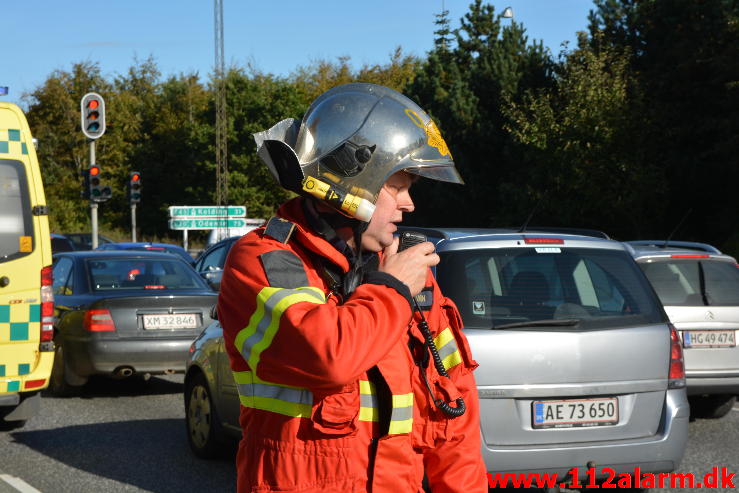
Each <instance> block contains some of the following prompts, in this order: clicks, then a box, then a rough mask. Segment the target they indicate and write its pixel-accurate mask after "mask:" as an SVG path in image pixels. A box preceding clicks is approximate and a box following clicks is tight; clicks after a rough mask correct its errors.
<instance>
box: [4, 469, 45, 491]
mask: <svg viewBox="0 0 739 493" xmlns="http://www.w3.org/2000/svg"><path fill="white" fill-rule="evenodd" d="M0 480H3V481H5V482H6V483H8V484H9V485H10V486H12V487H13V488H15V489H16V490H18V491H20V492H22V493H41V492H40V491H39V490H37V489H36V488H34V487H33V486H31V485H30V484H28V483H26V482H25V481H23V480H22V479H21V478H16V477H15V476H11V475H10V474H0Z"/></svg>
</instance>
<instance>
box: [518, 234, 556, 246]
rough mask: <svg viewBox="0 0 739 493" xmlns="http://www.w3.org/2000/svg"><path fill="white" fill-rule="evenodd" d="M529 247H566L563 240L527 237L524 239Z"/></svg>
mask: <svg viewBox="0 0 739 493" xmlns="http://www.w3.org/2000/svg"><path fill="white" fill-rule="evenodd" d="M523 241H524V243H526V244H527V245H564V242H565V240H563V239H562V238H532V237H528V236H525V237H524V239H523Z"/></svg>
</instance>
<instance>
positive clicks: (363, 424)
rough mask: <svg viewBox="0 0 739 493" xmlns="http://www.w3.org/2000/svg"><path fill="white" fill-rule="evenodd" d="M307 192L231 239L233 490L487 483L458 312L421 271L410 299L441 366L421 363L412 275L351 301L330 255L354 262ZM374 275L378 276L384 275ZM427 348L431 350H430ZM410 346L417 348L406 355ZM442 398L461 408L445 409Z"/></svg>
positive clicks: (373, 281)
mask: <svg viewBox="0 0 739 493" xmlns="http://www.w3.org/2000/svg"><path fill="white" fill-rule="evenodd" d="M301 200H304V199H300V198H298V199H294V200H292V201H290V202H288V203H286V204H284V205H283V206H282V207H281V208H280V210H279V211H278V217H276V218H272V219H271V220H270V221H269V223H268V224H267V225H266V227H262V228H260V229H257V230H255V231H252V232H250V233H249V234H247V235H245V236H244V237H243V238H241V239H240V240H239V241H237V243H236V244H235V245H234V246H233V247H232V249H231V251H230V253H229V256H228V259H227V262H226V266H225V270H224V273H223V279H222V281H221V290H220V296H219V300H218V316H219V319H220V321H221V324H222V326H223V333H224V340H225V345H226V349H227V351H228V354H229V357H230V361H231V369H232V370H233V374H234V378H235V380H236V384H237V387H238V389H239V398H240V401H241V414H240V424H241V427H242V429H243V430H244V431H243V437H242V440H241V443H240V445H239V451H238V455H237V472H238V491H239V492H265V491H295V492H322V493H326V492H342V493H343V492H354V491H356V492H360V491H372V492H375V493H384V492H393V493H400V492H418V491H423V490H422V486H421V484H422V480H423V476H424V471H425V473H426V475H427V476H428V480H429V484H430V487H431V489H432V491H434V493H439V492H465V493H469V492H483V491H487V481H486V477H485V467H484V465H483V462H482V458H481V451H480V431H479V406H478V400H477V389H476V387H475V381H474V377H473V374H472V370H474V368H475V367H476V366H477V364H476V363H475V362H474V361H473V360H472V358H471V354H470V350H469V346H468V344H467V340H466V339H465V336H464V334H463V333H462V331H461V320H460V317H459V313H458V311H457V309H456V307H455V306H454V304H453V303H452V302H451V300H449V299H447V298H444V297H443V296H442V294H441V292H440V290H439V288H438V286H437V284H436V282H435V281H434V279H433V276H432V275H431V272H430V271H429V276H428V281H427V284H428V287H427V288H426V289H424V291H423V292H422V293H421V294H420V295H418V296H417V297H416V299H417V300H420V303H419V304H420V306H421V308H422V310H423V313H424V316H425V317H426V319H427V321H428V324H429V327H430V329H431V332H432V335H433V337H434V339H435V343H436V346H437V348H438V350H439V355H440V356H441V358H442V360H443V363H444V366H445V368H446V369H447V372H448V374H449V378H446V377H442V376H440V375H439V374H438V373H437V371H436V369H435V368H434V364H433V361H431V362H430V363H429V364H428V366H427V367H426V368H425V369H424V368H422V367H420V366H418V365H417V364H416V360H421V359H423V358H422V356H423V354H424V348H423V346H422V345H423V341H424V339H423V336H422V334H421V332H420V331H419V329H418V327H417V325H416V324H417V322H418V321H419V320H420V315H419V314H418V313H415V314H414V312H413V311H412V310H411V305H410V303H409V302H410V298H409V294H408V290H407V287H405V285H403V284H402V283H400V281H398V280H397V279H395V278H394V277H392V276H389V275H387V274H382V273H375V274H378V275H377V276H375V278H372V276H369V277H368V278H367V280H366V281H365V282H364V283H362V284H360V285H359V286H358V287H357V289H356V290H355V291H354V293H353V294H351V295H350V296H349V297H348V298H347V299H346V300H341V299H340V298H339V297H338V296H336V295H334V293H332V292H331V290H330V288H329V286H328V285H327V282H326V280H324V279H326V277H325V273H324V272H323V271H324V270H325V265H326V263H327V262H330V263H332V264H334V266H336V267H337V268H338V269H339V270H341V271H342V272H347V271H348V270H349V263H348V261H347V259H346V257H344V256H343V255H342V254H340V253H339V252H338V251H337V250H336V249H335V248H334V247H332V246H331V245H330V244H329V243H328V242H326V241H325V240H324V239H322V238H321V237H319V236H318V235H316V234H315V233H313V232H312V231H310V230H309V229H308V227H307V226H305V225H307V222H306V220H305V217H304V215H303V211H302V207H301V202H300V201H301ZM379 274H382V275H379ZM425 352H427V350H426V351H425ZM414 356H415V359H414ZM421 371H425V372H426V374H427V376H428V381H429V384H430V386H431V388H432V390H433V392H434V393H435V396H436V397H437V398H441V399H443V400H444V401H445V402H449V403H451V405H452V406H455V404H454V401H455V399H456V398H458V397H460V396H461V397H462V398H463V399H464V401H465V403H466V406H467V411H466V413H465V414H464V415H463V416H461V417H458V418H455V419H448V418H447V417H446V416H445V415H444V414H443V413H442V412H441V411H439V410H438V409H436V407H435V405H434V404H433V402H432V401H431V399H430V396H429V391H428V388H427V387H426V385H425V384H424V383H423V381H422V379H421V377H420V375H421V374H420V372H421Z"/></svg>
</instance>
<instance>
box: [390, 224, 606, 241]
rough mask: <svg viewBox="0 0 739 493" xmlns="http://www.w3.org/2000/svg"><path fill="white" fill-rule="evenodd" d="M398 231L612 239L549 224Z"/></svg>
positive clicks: (591, 231) (403, 228) (447, 236)
mask: <svg viewBox="0 0 739 493" xmlns="http://www.w3.org/2000/svg"><path fill="white" fill-rule="evenodd" d="M398 231H417V232H419V233H423V234H425V235H426V236H428V237H433V238H439V239H444V240H448V239H450V238H459V237H464V236H474V235H481V234H531V233H534V234H536V233H551V234H565V235H578V236H589V237H591V238H601V239H604V240H610V239H612V238H611V237H610V236H608V234H606V233H605V232H603V231H598V230H597V229H586V228H560V227H549V226H537V227H533V226H531V227H527V228H526V231H521V228H519V227H515V228H513V227H507V228H424V227H415V226H406V225H402V226H398Z"/></svg>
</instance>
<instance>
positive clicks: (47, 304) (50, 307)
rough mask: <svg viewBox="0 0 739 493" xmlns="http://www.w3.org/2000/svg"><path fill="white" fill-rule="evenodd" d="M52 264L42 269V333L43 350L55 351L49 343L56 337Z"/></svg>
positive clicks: (40, 338) (40, 340)
mask: <svg viewBox="0 0 739 493" xmlns="http://www.w3.org/2000/svg"><path fill="white" fill-rule="evenodd" d="M52 282H53V280H52V276H51V266H50V265H47V266H46V267H44V268H43V269H41V335H40V337H39V342H41V343H42V345H41V350H42V351H47V350H48V351H53V348H51V347H49V346H50V345H49V344H44V343H49V342H51V341H52V340H53V339H54V293H53V291H52V287H51V285H52Z"/></svg>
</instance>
